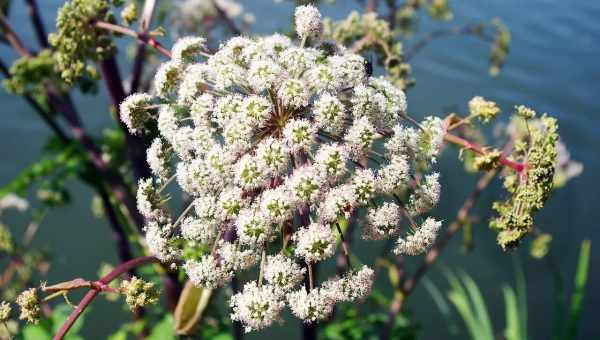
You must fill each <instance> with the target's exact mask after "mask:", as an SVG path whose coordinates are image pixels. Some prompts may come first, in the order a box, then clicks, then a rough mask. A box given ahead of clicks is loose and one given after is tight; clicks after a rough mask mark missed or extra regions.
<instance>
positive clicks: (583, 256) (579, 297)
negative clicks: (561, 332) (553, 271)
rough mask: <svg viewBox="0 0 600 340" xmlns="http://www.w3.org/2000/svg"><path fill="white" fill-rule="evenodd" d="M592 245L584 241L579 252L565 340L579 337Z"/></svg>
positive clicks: (588, 241)
mask: <svg viewBox="0 0 600 340" xmlns="http://www.w3.org/2000/svg"><path fill="white" fill-rule="evenodd" d="M591 246H592V243H591V242H590V240H584V241H583V242H582V243H581V248H580V250H579V260H578V263H577V272H576V273H575V288H574V290H573V294H572V295H571V307H570V310H569V320H568V323H567V331H566V335H565V339H575V338H576V337H577V321H578V320H579V316H580V315H581V310H582V308H583V297H584V293H585V284H586V282H587V277H588V269H589V265H590V249H591Z"/></svg>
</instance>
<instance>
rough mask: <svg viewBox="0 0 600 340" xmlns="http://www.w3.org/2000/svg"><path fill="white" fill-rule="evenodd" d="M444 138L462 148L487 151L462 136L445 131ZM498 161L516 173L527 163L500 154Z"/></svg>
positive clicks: (480, 151) (481, 151)
mask: <svg viewBox="0 0 600 340" xmlns="http://www.w3.org/2000/svg"><path fill="white" fill-rule="evenodd" d="M444 139H445V140H446V141H447V142H450V143H453V144H456V145H460V146H462V147H463V148H465V149H466V150H472V151H474V152H476V153H478V154H480V155H486V154H487V152H486V151H485V149H484V148H483V147H482V146H481V145H478V144H476V143H474V142H471V141H469V140H466V139H464V138H461V137H458V136H456V135H453V134H450V133H447V134H446V135H445V136H444ZM500 163H501V164H502V165H504V166H506V167H509V168H512V169H513V170H515V171H516V172H518V173H522V172H523V171H524V170H526V169H527V164H525V163H520V162H515V161H513V160H510V159H508V158H506V156H504V155H502V156H501V157H500Z"/></svg>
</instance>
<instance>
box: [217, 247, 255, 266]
mask: <svg viewBox="0 0 600 340" xmlns="http://www.w3.org/2000/svg"><path fill="white" fill-rule="evenodd" d="M217 254H218V255H219V257H220V258H221V260H222V265H224V266H225V267H227V268H230V269H231V270H234V271H240V270H246V269H249V268H250V267H252V266H254V265H255V264H256V262H258V260H259V258H260V255H258V254H257V253H256V252H255V250H254V249H246V250H243V249H242V247H241V246H240V245H239V244H237V243H230V242H225V241H223V240H221V241H219V244H218V245H217Z"/></svg>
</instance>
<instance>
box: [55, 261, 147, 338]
mask: <svg viewBox="0 0 600 340" xmlns="http://www.w3.org/2000/svg"><path fill="white" fill-rule="evenodd" d="M153 262H159V260H158V259H157V258H156V257H154V256H145V257H138V258H135V259H133V260H131V261H127V262H125V263H121V264H120V265H118V266H117V267H116V268H115V269H113V271H111V272H110V273H108V274H107V275H106V276H104V277H103V278H101V279H100V280H98V281H96V284H97V287H92V289H90V291H88V292H87V294H85V296H84V297H83V299H82V300H81V301H80V302H79V304H78V305H77V307H76V308H75V309H74V310H73V312H72V313H71V315H69V317H68V318H67V320H66V321H65V323H64V324H63V325H62V326H61V327H60V329H59V330H58V332H57V333H56V335H54V338H53V339H54V340H61V339H63V338H64V337H65V335H66V334H67V332H69V330H70V329H71V327H72V326H73V324H74V323H75V321H77V319H78V318H79V316H81V314H82V313H83V312H84V311H85V309H86V308H87V307H88V306H89V304H90V303H91V302H92V301H93V300H94V298H95V297H96V295H98V293H100V292H101V291H102V289H100V287H103V286H106V285H108V284H109V283H110V282H111V281H113V280H114V279H116V278H117V277H119V276H120V275H121V274H123V273H125V272H128V271H130V270H131V269H133V268H135V267H138V266H141V265H144V264H148V263H153Z"/></svg>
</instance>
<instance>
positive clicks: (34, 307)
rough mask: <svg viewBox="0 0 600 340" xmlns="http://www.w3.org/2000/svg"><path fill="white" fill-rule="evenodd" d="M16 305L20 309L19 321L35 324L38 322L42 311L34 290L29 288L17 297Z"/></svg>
mask: <svg viewBox="0 0 600 340" xmlns="http://www.w3.org/2000/svg"><path fill="white" fill-rule="evenodd" d="M16 302H17V304H18V305H19V307H20V308H21V315H19V319H21V320H26V321H27V322H30V323H33V324H37V323H38V322H39V321H40V317H41V314H42V309H41V308H40V299H39V297H38V295H37V289H36V288H30V289H27V290H25V291H23V292H22V293H21V294H19V296H17V301H16Z"/></svg>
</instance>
